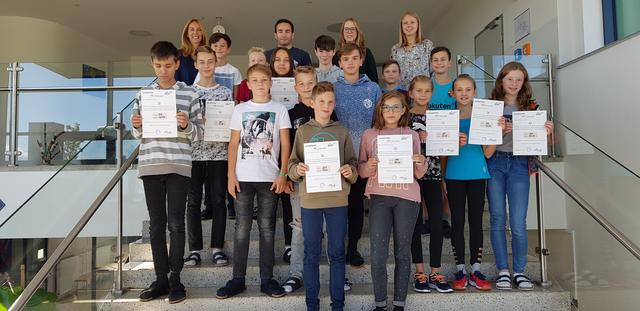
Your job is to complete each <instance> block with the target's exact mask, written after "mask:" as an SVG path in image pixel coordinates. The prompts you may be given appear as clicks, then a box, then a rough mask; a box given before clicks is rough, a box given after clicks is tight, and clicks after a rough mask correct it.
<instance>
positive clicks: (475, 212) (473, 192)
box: [447, 179, 487, 265]
mask: <svg viewBox="0 0 640 311" xmlns="http://www.w3.org/2000/svg"><path fill="white" fill-rule="evenodd" d="M486 183H487V180H486V179H474V180H453V179H447V197H448V198H449V207H450V208H451V245H452V246H453V254H454V255H455V258H456V264H457V265H461V264H464V256H465V253H464V248H465V247H464V246H465V245H464V220H465V219H464V218H465V217H464V216H465V215H464V214H465V213H464V211H465V203H467V205H468V208H467V210H468V211H467V212H468V213H469V253H470V254H471V262H470V263H471V264H474V263H481V262H482V213H483V210H484V195H485V189H486Z"/></svg>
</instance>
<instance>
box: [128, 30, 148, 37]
mask: <svg viewBox="0 0 640 311" xmlns="http://www.w3.org/2000/svg"><path fill="white" fill-rule="evenodd" d="M129 34H130V35H132V36H136V37H150V36H151V33H150V32H148V31H146V30H129Z"/></svg>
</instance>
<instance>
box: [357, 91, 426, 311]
mask: <svg viewBox="0 0 640 311" xmlns="http://www.w3.org/2000/svg"><path fill="white" fill-rule="evenodd" d="M409 121H410V118H409V106H408V105H407V103H406V101H405V97H404V95H402V93H400V92H398V91H390V92H387V93H385V94H383V95H382V98H381V99H380V101H379V103H378V105H377V106H376V108H375V111H374V122H373V128H371V129H368V130H366V131H365V132H364V134H363V136H362V140H361V144H360V156H359V162H358V163H359V164H358V173H359V174H360V177H363V178H368V181H367V186H366V189H365V195H367V196H369V197H370V198H371V208H370V210H369V236H370V239H371V276H372V279H373V291H374V295H375V305H376V309H375V310H386V308H387V257H388V256H389V237H390V235H391V233H392V232H393V241H394V242H393V247H394V256H395V279H394V299H393V306H394V310H403V309H404V305H405V300H406V297H407V288H408V285H409V277H410V274H411V257H410V251H411V238H412V234H413V228H414V226H412V225H409V224H415V223H416V219H417V217H418V210H419V208H420V185H419V184H418V182H417V180H416V179H419V178H422V176H423V175H424V173H425V171H426V170H427V166H426V165H425V160H426V159H425V157H424V156H423V155H421V154H420V137H419V136H418V133H416V132H415V131H413V130H412V129H411V128H409ZM383 143H384V144H383ZM396 149H397V150H401V151H402V152H397V153H394V150H396ZM407 166H408V168H409V170H408V173H409V175H410V176H408V178H406V173H407V172H406V170H403V169H405V168H406V167H407ZM383 169H384V171H383ZM390 172H394V173H391V174H390ZM395 173H397V174H395ZM395 178H397V179H398V180H403V182H402V183H393V182H389V181H388V180H393V179H395ZM405 178H406V179H405ZM392 230H393V231H392Z"/></svg>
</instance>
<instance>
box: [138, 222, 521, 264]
mask: <svg viewBox="0 0 640 311" xmlns="http://www.w3.org/2000/svg"><path fill="white" fill-rule="evenodd" d="M280 231H282V230H280ZM430 238H431V236H430V235H422V252H423V255H424V256H425V260H427V259H428V258H427V256H428V255H429V254H430V252H429V240H430ZM226 239H227V241H225V247H224V248H225V253H226V254H227V255H228V256H232V255H233V245H234V244H233V235H231V236H226ZM465 241H469V234H468V233H465ZM392 243H393V238H392V239H391V243H390V247H389V252H390V254H391V255H392V254H393V246H392V245H393V244H392ZM483 243H484V244H483V245H484V251H483V252H484V254H493V247H492V245H491V241H490V238H489V231H484V242H483ZM323 244H324V245H323V250H326V239H324V240H323ZM204 245H205V248H204V252H203V254H202V260H203V261H211V257H212V256H211V255H212V254H211V248H209V239H207V238H204ZM259 246H260V243H259V240H258V235H257V233H256V234H255V235H252V236H251V242H250V243H249V258H258V257H259V253H260V252H259ZM274 250H275V252H276V257H280V256H282V252H283V251H284V238H276V240H275V246H274ZM358 250H359V251H360V253H361V254H362V256H369V255H370V254H371V244H370V240H369V236H368V235H364V236H363V237H362V238H361V239H360V242H359V243H358ZM188 251H189V246H188V243H187V245H185V254H188V253H187V252H188ZM507 252H508V253H509V254H511V243H508V244H507ZM442 254H443V255H453V247H452V246H451V240H450V239H446V238H445V239H444V241H443V243H442ZM185 256H186V255H185ZM129 260H130V261H151V260H153V257H152V256H151V244H150V243H149V242H145V241H143V240H142V239H141V240H138V241H135V242H133V243H129Z"/></svg>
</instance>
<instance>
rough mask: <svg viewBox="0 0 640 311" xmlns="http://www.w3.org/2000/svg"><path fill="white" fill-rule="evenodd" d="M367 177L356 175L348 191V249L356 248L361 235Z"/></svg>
mask: <svg viewBox="0 0 640 311" xmlns="http://www.w3.org/2000/svg"><path fill="white" fill-rule="evenodd" d="M366 186H367V179H366V178H362V177H359V176H358V179H357V180H356V182H355V183H354V184H353V185H351V190H350V191H349V244H348V248H349V250H353V251H355V250H357V249H358V241H359V240H360V237H361V236H362V226H363V224H364V201H363V200H364V190H365V188H366Z"/></svg>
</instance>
